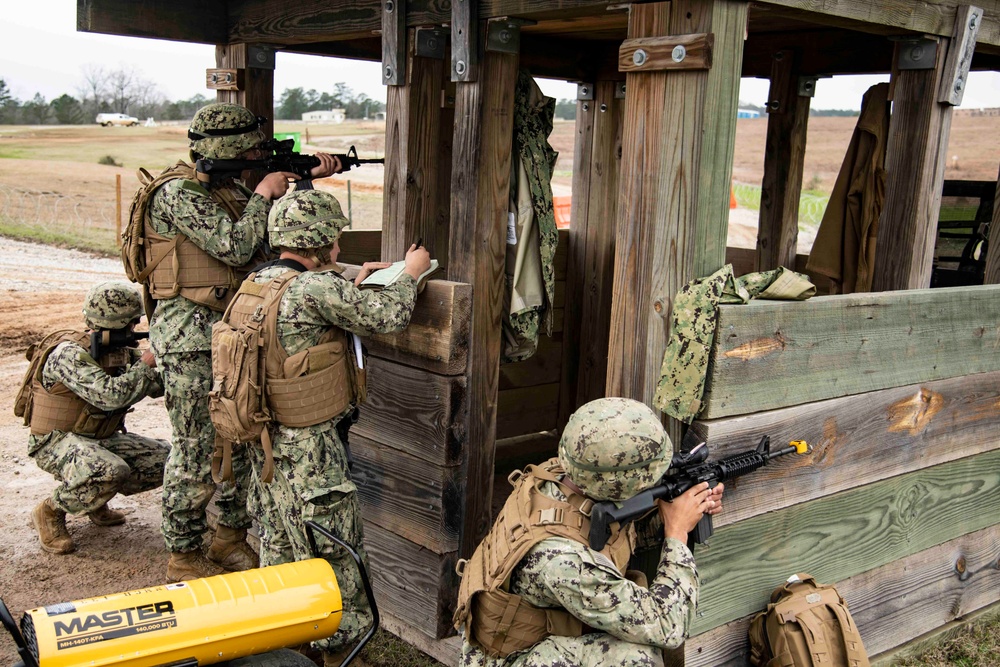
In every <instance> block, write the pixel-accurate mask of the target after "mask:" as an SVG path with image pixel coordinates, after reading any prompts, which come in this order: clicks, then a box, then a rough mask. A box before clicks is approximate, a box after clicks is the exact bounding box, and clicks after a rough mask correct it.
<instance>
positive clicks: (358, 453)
mask: <svg viewBox="0 0 1000 667" xmlns="http://www.w3.org/2000/svg"><path fill="white" fill-rule="evenodd" d="M350 440H351V442H350V444H351V456H352V458H353V459H354V467H353V470H352V471H351V474H352V477H353V478H354V482H355V483H356V484H357V486H358V496H359V497H360V498H361V506H362V512H363V514H364V517H365V520H366V522H371V523H376V524H378V525H379V526H382V527H383V528H385V529H386V530H389V531H391V532H393V533H395V534H396V535H399V536H401V537H404V538H406V539H407V540H409V541H410V542H415V543H416V544H419V545H420V546H422V547H424V548H426V549H430V550H431V551H433V552H434V553H436V554H447V553H450V552H453V551H456V550H457V549H458V536H459V534H458V533H459V525H458V517H459V510H460V505H461V503H462V500H461V498H462V494H461V492H460V489H461V488H462V477H461V468H460V467H459V466H439V465H434V464H432V463H428V462H427V461H425V460H423V459H419V458H417V457H415V456H410V455H409V454H405V453H403V452H401V451H399V450H398V449H395V448H394V447H389V446H387V445H383V444H380V443H378V442H375V441H373V440H369V439H368V438H363V437H361V436H360V435H356V434H354V433H351V439H350Z"/></svg>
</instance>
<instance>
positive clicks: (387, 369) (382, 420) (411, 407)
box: [351, 357, 467, 466]
mask: <svg viewBox="0 0 1000 667" xmlns="http://www.w3.org/2000/svg"><path fill="white" fill-rule="evenodd" d="M368 362H369V366H368V400H367V401H365V403H364V405H362V406H361V418H360V419H359V420H358V423H357V424H355V425H354V427H353V428H352V429H351V437H352V438H353V436H354V434H355V433H357V434H358V435H359V436H361V437H363V438H366V439H368V440H372V441H375V442H378V443H380V444H383V445H388V446H390V447H393V448H395V449H398V450H399V451H401V452H406V453H407V454H409V455H411V456H414V457H417V458H420V459H423V460H425V461H427V462H428V463H433V464H435V465H442V466H448V465H457V464H458V463H460V461H461V456H462V451H461V448H462V438H463V436H464V433H463V429H464V423H465V414H466V411H467V405H466V395H465V376H464V375H456V376H443V375H436V374H434V373H428V372H427V371H424V370H418V369H415V368H410V367H409V366H404V365H402V364H397V363H393V362H391V361H384V360H382V359H379V358H377V357H369V358H368Z"/></svg>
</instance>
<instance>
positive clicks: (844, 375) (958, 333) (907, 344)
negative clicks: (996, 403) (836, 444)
mask: <svg viewBox="0 0 1000 667" xmlns="http://www.w3.org/2000/svg"><path fill="white" fill-rule="evenodd" d="M998 322H1000V287H997V286H985V287H984V286H976V287H953V288H946V289H934V290H930V289H927V290H908V291H903V292H893V293H889V294H846V295H836V296H824V297H814V298H812V299H809V300H808V301H804V302H796V303H789V302H781V301H770V302H768V301H752V302H751V303H750V304H748V305H746V306H722V307H721V308H720V312H719V324H718V329H717V336H716V340H715V343H714V346H713V349H712V362H711V364H710V368H709V372H708V387H709V390H708V391H707V392H706V394H705V399H704V400H705V403H706V408H705V411H704V412H703V413H702V415H701V416H702V418H704V419H714V418H716V417H725V416H728V415H737V414H751V413H755V412H760V411H762V410H771V409H774V408H783V407H788V406H790V405H799V404H802V403H810V402H812V401H819V400H824V399H827V398H836V397H838V396H848V395H852V394H862V393H865V392H869V391H875V390H878V389H887V388H889V387H901V386H905V385H909V384H918V383H922V382H931V381H933V380H940V379H944V378H948V377H959V376H962V375H972V374H975V373H987V372H992V371H996V370H1000V355H998V354H997V353H996V350H997V349H998V347H1000V326H998V324H997V323H998Z"/></svg>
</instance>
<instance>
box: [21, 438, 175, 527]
mask: <svg viewBox="0 0 1000 667" xmlns="http://www.w3.org/2000/svg"><path fill="white" fill-rule="evenodd" d="M47 437H49V438H51V441H50V442H48V443H46V444H44V445H42V446H41V447H39V448H38V449H37V450H35V451H34V452H33V453H32V454H31V456H32V458H34V459H35V463H37V464H38V467H39V468H41V469H42V470H44V471H45V472H47V473H49V474H51V475H52V476H53V477H55V478H56V480H58V481H59V482H60V484H59V486H58V487H56V490H55V491H53V492H52V501H53V502H54V503H55V504H56V506H57V507H59V508H61V509H63V510H65V511H66V512H68V513H70V514H81V513H83V512H92V511H94V510H96V509H97V508H99V507H100V506H101V505H103V504H105V503H106V502H108V501H109V500H111V499H112V498H114V497H115V495H117V494H119V493H120V494H122V495H125V496H131V495H132V494H134V493H142V492H143V491H149V490H150V489H155V488H157V487H158V486H160V484H162V483H163V463H164V462H165V461H166V460H167V452H169V451H170V445H169V444H168V443H166V442H164V441H163V440H154V439H152V438H144V437H142V436H140V435H133V434H131V433H115V434H114V435H112V436H111V437H109V438H104V439H103V440H95V439H94V438H88V437H86V436H82V435H77V434H75V433H60V432H58V431H57V432H54V433H52V434H51V435H50V436H47Z"/></svg>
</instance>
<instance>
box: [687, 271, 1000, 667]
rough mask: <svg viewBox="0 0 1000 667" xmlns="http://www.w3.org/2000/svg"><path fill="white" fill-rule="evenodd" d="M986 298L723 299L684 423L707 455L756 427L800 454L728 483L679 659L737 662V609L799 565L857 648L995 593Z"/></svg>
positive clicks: (992, 352)
mask: <svg viewBox="0 0 1000 667" xmlns="http://www.w3.org/2000/svg"><path fill="white" fill-rule="evenodd" d="M998 302H1000V286H985V287H962V288H949V289H937V290H933V291H932V290H918V291H908V292H895V293H875V294H866V295H850V296H846V297H845V296H830V297H816V298H814V299H811V300H809V301H806V302H804V303H799V304H791V303H780V304H779V303H771V304H766V305H765V304H763V303H761V304H758V305H759V306H763V308H756V307H754V306H753V305H751V306H724V307H723V308H722V312H721V313H720V318H719V328H718V330H717V336H716V345H715V348H714V350H713V357H712V363H711V368H710V371H709V374H710V377H711V382H712V393H713V401H712V407H711V408H710V409H709V410H708V411H707V412H708V415H707V417H706V418H704V419H702V420H700V421H697V422H695V425H694V428H695V429H696V430H697V431H698V432H699V433H700V434H701V435H702V436H704V437H705V438H706V440H707V441H708V443H709V446H710V448H711V450H712V455H713V458H716V457H722V456H727V455H729V454H733V453H735V452H737V451H743V450H746V449H747V448H749V447H751V446H753V445H754V444H755V443H756V441H757V440H758V439H759V437H760V436H761V435H764V434H767V435H770V436H771V438H772V442H774V443H776V444H784V443H787V442H788V441H790V440H793V439H804V440H806V441H807V442H809V443H810V444H811V445H812V447H813V450H812V452H811V453H810V454H808V455H806V456H802V457H797V456H788V457H783V458H781V459H778V460H776V461H775V462H774V463H773V464H772V465H771V466H768V467H767V468H764V469H761V470H760V471H757V472H756V473H754V474H753V475H751V476H748V477H746V478H744V479H741V480H738V481H736V482H734V483H732V484H731V485H730V486H729V488H728V490H727V494H726V509H725V511H724V512H723V513H722V514H721V515H719V516H718V517H716V522H715V526H716V534H715V535H714V536H713V538H712V539H711V540H710V542H709V544H708V545H707V546H706V547H704V548H702V549H700V551H698V552H697V553H696V558H697V561H698V567H699V570H700V572H701V575H702V582H703V586H702V589H701V599H700V601H699V612H698V616H697V620H696V622H695V626H694V628H693V633H692V634H693V635H695V636H693V637H692V638H691V639H690V640H689V641H688V642H687V644H686V645H685V650H684V652H685V665H686V667H698V666H705V667H707V666H710V665H711V666H713V667H714V666H718V665H727V666H733V667H735V666H736V665H745V664H747V652H748V645H747V627H748V624H749V622H750V619H751V617H752V616H753V614H755V613H756V612H758V611H760V610H762V609H763V608H764V607H765V606H766V604H767V600H768V596H769V594H770V591H771V590H772V589H773V588H774V587H776V586H778V585H780V584H781V583H782V582H783V581H784V579H786V578H787V577H788V576H790V575H791V574H794V573H796V572H808V573H810V574H812V575H814V576H816V577H817V578H818V579H819V580H820V581H823V582H824V583H835V584H837V586H838V589H839V590H840V592H841V594H842V595H844V596H845V598H846V599H847V602H848V605H849V607H850V609H851V611H852V614H853V616H854V618H855V621H856V622H857V624H858V627H859V629H860V632H861V636H862V638H863V639H864V640H865V643H866V648H867V650H868V653H869V655H870V656H876V655H878V654H882V653H886V652H890V651H895V650H896V649H897V648H898V647H899V646H901V645H903V644H906V643H907V642H909V641H911V640H913V639H915V638H916V637H919V636H920V635H923V634H925V633H928V632H933V631H935V630H936V629H938V628H941V627H943V626H946V625H947V624H949V623H951V622H952V621H955V620H956V619H961V618H963V617H965V616H966V615H969V614H972V613H975V612H976V611H977V610H980V609H983V608H986V607H988V606H989V605H991V604H994V603H995V602H996V591H997V590H1000V569H998V563H1000V523H998V521H1000V359H998V355H997V354H996V350H997V348H998V347H1000V303H998ZM952 304H954V306H955V307H952ZM834 311H835V312H836V315H833V314H832V313H833V312H834ZM765 313H766V314H765ZM826 313H831V314H829V315H827V314H826ZM822 328H825V333H824V334H823V335H818V333H817V332H819V331H820V329H822ZM810 332H811V333H810ZM807 350H808V351H807ZM799 355H804V356H803V357H802V359H803V363H798V362H793V361H792V360H793V359H795V358H796V357H798V356H799ZM828 355H832V356H828ZM834 357H836V359H835V360H834ZM750 378H752V380H750ZM751 385H752V386H751ZM723 397H725V398H723ZM761 536H766V537H764V538H762V537H761Z"/></svg>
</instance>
